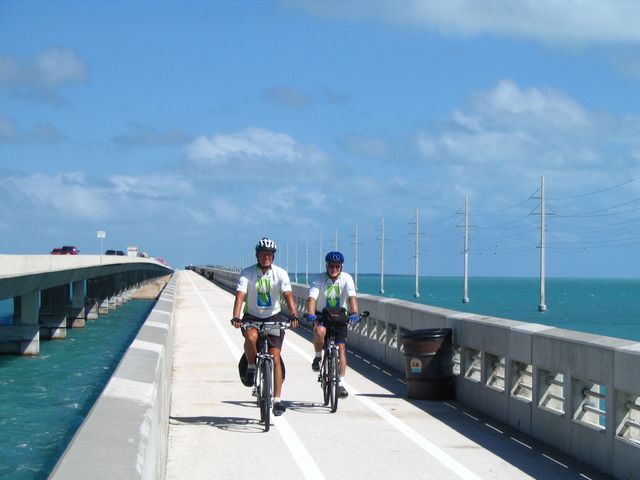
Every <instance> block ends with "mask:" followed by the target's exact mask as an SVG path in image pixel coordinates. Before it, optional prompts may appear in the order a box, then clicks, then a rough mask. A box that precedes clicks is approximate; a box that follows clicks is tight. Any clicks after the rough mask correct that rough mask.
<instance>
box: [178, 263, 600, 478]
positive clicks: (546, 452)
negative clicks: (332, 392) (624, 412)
mask: <svg viewBox="0 0 640 480" xmlns="http://www.w3.org/2000/svg"><path fill="white" fill-rule="evenodd" d="M178 275H179V278H178V288H177V292H176V300H175V301H176V306H175V320H174V322H175V324H174V328H175V344H174V358H173V383H172V402H171V412H170V426H169V450H168V460H167V478H168V479H184V478H188V479H205V478H206V479H210V478H225V479H226V478H238V479H240V478H255V477H259V478H265V479H268V478H279V479H289V478H291V479H298V478H327V479H329V478H338V477H339V478H393V477H398V476H400V477H402V478H438V479H447V478H466V479H474V478H483V479H503V478H504V479H507V478H508V479H525V478H545V479H565V478H593V479H596V478H609V477H607V476H605V475H603V474H600V473H598V472H594V471H593V470H592V469H590V468H589V467H587V466H586V465H584V464H579V463H578V462H575V461H574V460H573V459H571V458H567V457H566V456H565V455H563V454H561V453H559V452H557V451H554V450H553V449H551V448H549V447H547V446H545V445H542V444H539V443H538V442H536V441H534V440H532V439H531V438H529V437H526V436H525V435H522V434H520V433H519V432H516V431H514V430H512V429H510V428H509V427H507V426H504V425H501V424H498V423H497V422H495V421H492V420H487V419H485V418H483V417H480V416H478V415H477V414H475V413H474V412H473V411H470V410H469V409H467V408H466V407H463V406H461V405H459V404H457V403H456V402H455V401H451V402H431V401H424V400H408V399H406V398H405V396H406V395H405V393H406V385H405V384H404V383H403V382H404V378H403V375H402V374H400V373H398V372H393V371H385V370H384V368H383V367H380V366H379V365H376V364H375V363H372V362H370V361H369V360H367V359H365V358H362V357H357V356H355V355H354V354H353V353H350V354H349V370H348V372H347V377H346V380H347V389H348V390H349V392H350V396H349V398H347V399H345V400H342V401H341V402H340V404H339V408H338V411H337V412H336V413H335V414H331V413H330V412H329V409H328V407H324V406H322V392H321V390H320V387H319V384H318V383H317V375H316V374H314V373H313V372H312V371H311V368H310V363H311V359H312V346H311V343H310V337H311V333H310V331H309V330H307V329H304V328H299V329H297V330H295V331H287V335H286V339H285V345H284V348H283V358H284V360H285V362H286V369H287V379H286V381H285V384H284V387H283V400H284V401H285V403H286V404H287V405H288V410H287V412H286V413H285V414H284V415H283V416H281V417H274V418H273V420H272V423H273V426H272V428H271V431H269V432H268V433H265V432H264V431H263V426H262V425H261V424H260V423H259V421H258V419H259V412H258V409H257V407H256V406H255V401H254V399H253V397H251V389H250V388H247V387H244V386H243V385H242V383H241V382H240V380H239V377H238V370H237V361H238V358H239V357H240V355H241V353H242V343H243V342H242V337H241V335H240V332H239V331H238V330H236V329H234V328H233V327H232V326H231V325H230V324H229V318H230V316H231V309H232V304H233V297H232V295H231V294H229V293H228V292H226V291H224V290H222V289H221V288H219V287H217V286H215V285H213V284H212V283H210V282H209V281H207V280H205V279H204V278H203V277H201V276H199V275H197V274H195V273H194V272H191V271H181V272H178Z"/></svg>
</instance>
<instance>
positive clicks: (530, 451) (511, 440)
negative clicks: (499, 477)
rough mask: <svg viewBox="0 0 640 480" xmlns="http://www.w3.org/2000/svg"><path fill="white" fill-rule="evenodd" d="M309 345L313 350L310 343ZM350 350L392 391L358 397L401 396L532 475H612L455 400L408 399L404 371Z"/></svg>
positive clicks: (601, 479) (304, 331)
mask: <svg viewBox="0 0 640 480" xmlns="http://www.w3.org/2000/svg"><path fill="white" fill-rule="evenodd" d="M287 333H288V334H296V335H299V336H300V337H302V338H305V339H306V340H308V341H311V340H312V332H311V330H310V329H309V328H308V327H305V326H303V327H300V328H297V329H295V330H291V331H289V332H287ZM309 348H310V349H311V345H310V346H309ZM347 351H348V357H347V358H348V365H349V368H350V369H352V370H354V371H356V372H358V374H360V375H362V376H363V377H365V378H367V379H368V380H370V381H372V382H373V383H376V384H377V385H379V386H381V387H383V388H384V389H386V390H387V391H388V392H389V393H388V394H380V393H377V392H376V393H373V392H371V393H368V392H359V394H358V396H362V397H369V398H402V399H404V401H406V402H408V403H410V404H411V405H413V406H414V407H416V408H419V409H420V410H422V411H423V412H425V413H427V414H429V415H430V416H431V417H432V418H435V419H437V420H439V421H441V422H442V423H444V424H446V425H447V426H448V427H450V428H452V429H454V430H455V431H457V432H458V433H459V434H461V435H463V436H465V437H466V438H468V439H469V440H471V441H473V442H474V443H476V444H478V445H479V446H480V447H482V448H484V449H486V450H488V451H490V452H492V453H493V454H494V455H496V456H498V457H500V458H502V459H503V460H504V461H505V462H508V463H509V464H510V465H513V466H514V467H516V468H518V469H519V470H521V471H522V472H524V473H526V474H527V475H530V476H531V477H533V478H545V479H565V478H586V479H592V480H607V479H612V478H613V477H611V476H608V475H606V474H604V473H602V472H600V471H599V470H596V469H594V468H593V467H591V466H589V465H587V464H585V463H583V462H580V461H578V460H577V459H575V458H573V457H571V456H569V455H567V454H565V453H562V452H560V451H559V450H556V449H554V448H552V447H550V446H549V445H547V444H545V443H542V442H539V441H538V440H535V439H534V438H533V437H530V436H528V435H526V434H524V433H522V432H520V431H518V430H516V429H514V428H513V427H511V426H509V425H506V424H503V423H501V422H499V421H497V420H494V419H492V418H489V417H487V416H485V415H483V414H482V413H479V412H477V411H475V410H473V409H472V408H470V407H468V406H467V405H463V404H461V403H459V402H457V401H456V400H447V401H432V400H414V399H410V398H407V386H406V381H405V374H404V372H398V371H396V370H393V369H391V368H390V367H389V366H387V365H384V364H382V363H380V362H378V361H376V360H373V359H371V358H369V357H367V355H365V354H364V353H362V352H359V351H354V350H353V349H352V348H349V347H348V349H347ZM309 353H311V351H310V352H309ZM314 413H315V412H314Z"/></svg>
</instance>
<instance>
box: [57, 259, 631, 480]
mask: <svg viewBox="0 0 640 480" xmlns="http://www.w3.org/2000/svg"><path fill="white" fill-rule="evenodd" d="M196 270H198V272H199V273H200V274H201V275H198V274H196V273H195V272H192V271H179V272H177V273H176V274H175V275H174V276H173V278H172V280H171V281H170V282H169V284H168V285H167V287H166V288H165V291H164V292H163V293H162V295H161V296H160V299H159V301H158V303H157V305H156V307H155V308H154V310H153V311H152V313H151V314H150V316H149V318H148V319H147V322H145V324H144V326H143V327H142V329H141V330H140V333H139V335H138V337H137V338H136V340H135V341H134V342H133V344H132V345H131V347H130V349H129V350H128V351H127V353H126V355H125V357H124V358H123V360H122V362H121V363H120V365H119V367H118V369H117V370H116V372H115V373H114V375H113V377H112V378H111V380H110V382H109V383H108V385H107V386H106V387H105V390H104V392H103V394H102V395H101V396H100V398H99V400H98V401H97V402H96V404H95V406H94V408H93V410H92V412H91V414H90V415H89V416H88V417H87V419H86V420H85V422H84V423H83V425H82V427H81V428H80V430H79V431H78V432H77V434H76V436H75V437H74V439H73V441H72V442H71V444H70V445H69V447H68V448H67V450H66V452H65V453H64V455H63V456H62V458H61V459H60V461H59V462H58V464H57V466H56V468H55V470H54V471H53V473H52V475H51V478H53V479H55V480H60V479H75V478H95V479H102V478H104V479H108V478H114V477H120V478H147V479H157V478H168V479H182V478H189V479H201V478H202V479H205V478H255V477H260V478H278V479H289V478H336V477H340V478H389V477H392V478H393V477H398V476H400V477H402V478H465V479H477V478H493V479H503V478H504V479H524V478H544V479H565V478H572V479H577V478H587V479H589V478H590V479H603V478H611V477H614V478H618V479H625V480H627V479H635V478H638V472H640V438H639V437H638V430H637V428H636V426H635V425H636V424H637V423H639V422H638V412H639V411H640V402H639V400H638V397H639V395H640V377H638V373H637V372H638V371H640V369H639V367H640V363H639V362H640V348H638V347H639V346H638V344H637V343H634V342H629V341H623V340H619V339H612V338H605V337H595V336H591V335H586V334H579V333H577V332H569V331H565V330H560V329H555V328H550V327H545V326H542V325H531V324H523V323H521V322H513V321H509V320H504V319H495V318H487V317H478V316H474V315H468V314H467V315H463V314H461V313H459V312H453V311H447V310H443V309H437V308H432V307H427V306H424V305H417V304H413V303H411V302H403V301H397V300H391V299H386V298H381V297H377V296H373V295H361V296H360V298H361V300H360V306H361V309H363V310H369V311H370V312H371V317H370V318H369V319H368V320H367V321H366V322H364V323H363V324H361V325H360V326H359V327H358V328H356V329H354V330H351V332H350V334H349V339H350V346H351V347H352V349H351V350H350V352H349V367H350V368H349V371H348V374H347V389H348V391H349V393H350V395H349V398H348V399H346V400H344V401H342V402H341V403H340V407H339V410H338V412H337V413H335V414H331V413H329V411H328V409H327V408H325V407H323V406H322V402H321V391H320V388H319V386H318V384H317V382H316V379H315V375H314V374H313V373H312V372H311V370H310V362H311V358H312V353H311V352H312V347H311V343H310V336H311V332H310V330H308V329H307V328H299V329H298V330H296V331H289V332H287V338H286V340H285V346H284V349H283V356H284V358H285V361H286V365H287V380H286V382H285V385H284V389H283V400H284V401H285V403H286V404H287V405H288V410H287V412H286V413H285V415H283V416H282V417H275V418H274V419H273V424H274V427H273V428H272V429H271V431H270V432H268V433H264V432H263V429H262V426H261V425H260V424H259V423H258V418H259V415H258V412H257V408H256V407H255V402H254V399H253V398H252V397H251V395H250V390H249V389H247V388H246V387H244V386H243V385H242V384H241V383H240V381H239V378H238V372H237V359H238V358H239V356H240V354H241V351H242V339H241V337H240V335H239V333H238V331H236V330H234V329H233V328H232V327H231V326H230V325H229V322H228V320H229V316H230V312H231V306H232V303H233V297H232V295H231V293H230V292H229V291H228V289H227V287H229V286H232V285H234V283H235V278H236V276H237V272H225V271H220V270H211V269H204V268H196ZM204 276H206V277H213V279H214V280H215V281H216V283H215V284H214V283H211V282H209V281H207V280H206V279H205V278H204ZM305 290H306V288H305V287H304V286H303V285H295V286H294V291H295V294H296V297H297V301H298V305H299V306H300V307H301V306H302V305H303V304H304V299H305V297H306V292H305ZM445 326H446V327H449V328H452V330H453V331H454V343H455V364H456V368H455V372H454V373H455V376H454V380H455V385H456V398H455V400H451V401H444V402H433V401H427V400H409V399H407V398H406V391H407V387H406V382H405V380H404V373H401V372H402V370H403V367H404V354H403V352H402V348H401V341H400V339H399V331H400V328H409V329H417V328H432V327H433V328H436V327H445ZM585 407H586V408H585Z"/></svg>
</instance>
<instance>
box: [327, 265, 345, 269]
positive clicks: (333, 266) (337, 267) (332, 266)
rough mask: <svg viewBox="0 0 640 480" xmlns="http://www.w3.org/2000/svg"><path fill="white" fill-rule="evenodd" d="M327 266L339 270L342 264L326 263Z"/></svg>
mask: <svg viewBox="0 0 640 480" xmlns="http://www.w3.org/2000/svg"><path fill="white" fill-rule="evenodd" d="M327 268H329V269H338V270H340V269H341V268H342V265H340V264H339V263H330V264H328V265H327Z"/></svg>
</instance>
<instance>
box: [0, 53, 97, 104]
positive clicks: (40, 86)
mask: <svg viewBox="0 0 640 480" xmlns="http://www.w3.org/2000/svg"><path fill="white" fill-rule="evenodd" d="M86 79H87V71H86V65H85V63H84V61H83V60H82V59H81V58H80V57H79V56H78V55H77V54H76V53H75V52H74V51H73V50H71V49H67V48H60V47H52V48H49V49H47V50H44V51H42V52H40V53H39V54H38V55H36V57H35V58H31V59H28V60H20V59H17V58H14V57H11V56H8V55H4V54H0V88H4V89H6V90H7V91H9V92H10V93H12V94H14V95H16V96H19V97H25V98H35V99H38V100H43V101H49V102H60V101H61V97H60V95H59V93H58V91H57V90H58V89H59V88H60V87H63V86H65V85H70V84H77V83H84V82H85V81H86Z"/></svg>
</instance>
